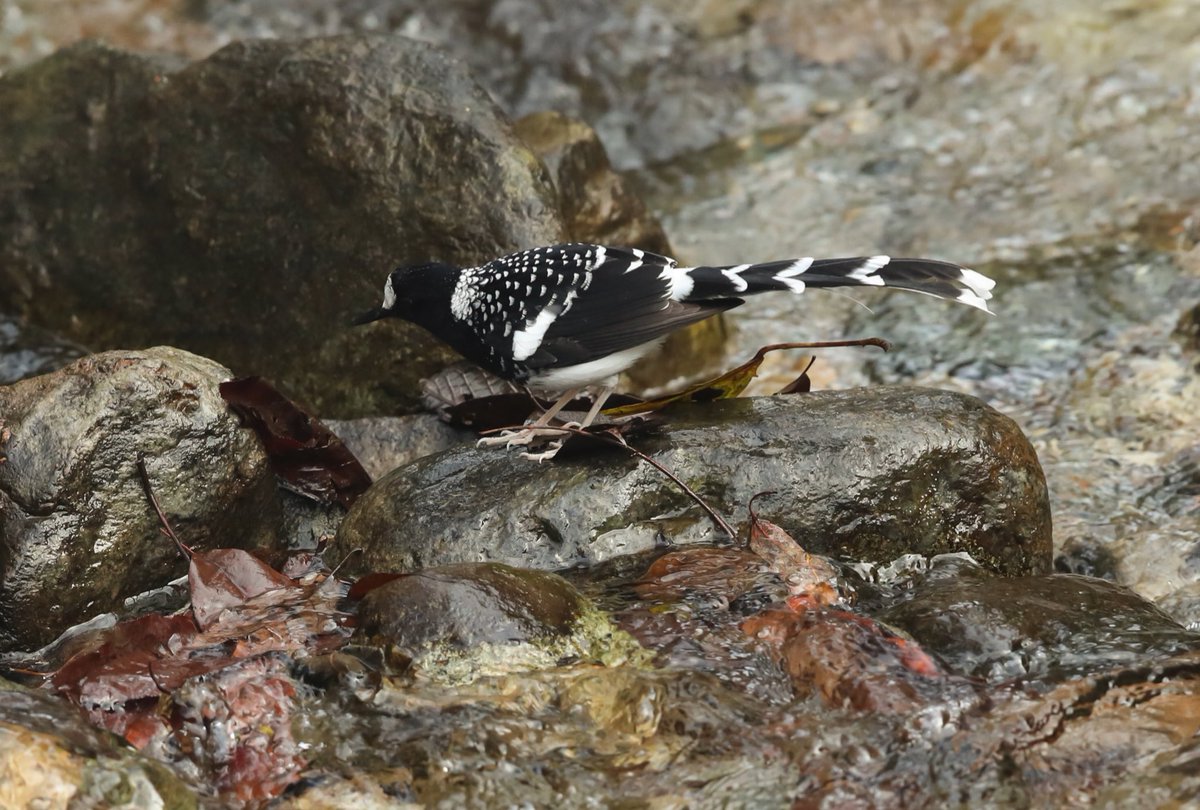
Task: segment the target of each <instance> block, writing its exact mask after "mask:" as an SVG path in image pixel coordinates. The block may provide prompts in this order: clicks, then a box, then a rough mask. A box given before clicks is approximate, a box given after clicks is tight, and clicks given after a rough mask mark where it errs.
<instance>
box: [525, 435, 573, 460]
mask: <svg viewBox="0 0 1200 810" xmlns="http://www.w3.org/2000/svg"><path fill="white" fill-rule="evenodd" d="M562 446H563V440H562V439H555V440H554V441H552V442H548V443H547V444H546V449H545V450H543V451H541V452H540V453H522V454H521V458H527V459H529V460H530V461H536V462H539V463H540V462H543V461H549V460H550V459H552V458H554V457H555V456H556V455H558V451H559V450H561V449H562Z"/></svg>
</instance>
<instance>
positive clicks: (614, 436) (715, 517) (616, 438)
mask: <svg viewBox="0 0 1200 810" xmlns="http://www.w3.org/2000/svg"><path fill="white" fill-rule="evenodd" d="M519 429H520V427H519V426H513V427H503V428H494V429H493V430H485V431H483V432H484V433H495V432H498V431H501V430H519ZM538 430H557V431H559V432H561V433H568V434H572V435H575V436H586V437H588V438H590V439H596V440H597V441H601V442H604V443H605V444H609V445H612V446H613V447H623V448H625V449H626V450H628V451H629V452H630V453H633V454H634V455H635V456H637V457H638V458H640V459H641V460H642V461H645V462H646V463H648V464H649V465H650V466H651V467H654V468H655V469H656V470H658V471H659V472H660V473H662V474H663V475H665V476H666V477H667V478H669V479H670V480H671V481H673V482H674V483H675V485H676V486H678V487H679V488H680V489H682V490H683V491H684V492H685V493H686V494H687V496H688V497H689V498H691V499H692V500H693V501H695V502H696V503H697V504H698V505H699V506H700V508H701V509H703V510H704V512H705V514H707V515H708V517H709V519H710V520H711V521H712V522H713V523H714V524H716V526H717V528H718V529H720V530H721V531H723V532H725V533H726V534H727V535H729V538H730V539H731V540H735V539H737V532H735V531H734V530H733V529H732V528H731V527H730V525H729V524H728V523H726V522H725V518H723V517H721V516H720V515H719V514H718V513H717V511H716V510H715V509H713V508H712V507H711V506H709V505H708V504H707V503H705V501H704V499H703V498H701V497H700V496H699V495H697V494H696V492H695V491H694V490H693V489H692V488H691V487H689V486H688V485H687V484H685V483H684V482H683V480H682V479H681V478H680V477H679V476H677V475H676V474H675V473H673V472H671V471H670V470H669V469H667V468H666V467H665V466H663V465H662V464H661V463H660V462H659V461H658V460H656V459H654V458H651V457H650V456H648V455H646V454H645V453H643V452H642V451H641V450H638V449H637V448H636V447H634V446H633V445H631V444H630V443H629V442H627V441H625V438H624V437H623V436H621V435H620V434H619V433H616V432H615V431H613V430H605V431H603V432H599V433H593V432H591V431H588V430H581V429H580V428H573V427H566V426H565V425H545V426H542V427H539V428H538Z"/></svg>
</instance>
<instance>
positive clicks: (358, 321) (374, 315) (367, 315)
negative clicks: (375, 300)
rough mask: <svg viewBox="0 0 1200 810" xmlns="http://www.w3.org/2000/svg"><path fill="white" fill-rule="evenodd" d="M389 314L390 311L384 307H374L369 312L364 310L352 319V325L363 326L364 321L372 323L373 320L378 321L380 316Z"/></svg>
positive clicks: (384, 316)
mask: <svg viewBox="0 0 1200 810" xmlns="http://www.w3.org/2000/svg"><path fill="white" fill-rule="evenodd" d="M389 314H390V313H389V312H388V311H387V310H386V309H384V308H383V307H376V308H375V309H372V310H371V311H369V312H364V313H363V314H361V315H359V316H358V317H356V318H355V319H354V320H352V321H350V325H351V326H361V325H362V324H364V323H370V322H371V321H377V320H379V319H380V318H386V317H387V316H388V315H389Z"/></svg>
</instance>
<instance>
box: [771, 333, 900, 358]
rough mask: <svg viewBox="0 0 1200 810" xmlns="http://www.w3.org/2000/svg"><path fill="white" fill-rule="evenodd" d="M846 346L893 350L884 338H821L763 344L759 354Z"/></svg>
mask: <svg viewBox="0 0 1200 810" xmlns="http://www.w3.org/2000/svg"><path fill="white" fill-rule="evenodd" d="M846 346H878V347H879V348H881V349H883V350H884V351H885V352H888V351H891V350H892V344H890V343H888V342H887V341H886V340H884V339H883V338H877V337H869V338H856V339H854V340H820V341H817V342H815V343H772V344H771V345H769V346H763V347H762V348H761V349H759V350H758V355H755V356H756V357H757V356H759V355H764V354H766V353H767V352H775V351H779V350H780V349H838V348H843V347H846Z"/></svg>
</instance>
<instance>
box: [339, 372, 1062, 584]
mask: <svg viewBox="0 0 1200 810" xmlns="http://www.w3.org/2000/svg"><path fill="white" fill-rule="evenodd" d="M660 418H661V425H660V427H659V428H658V429H657V430H656V431H655V432H652V433H646V434H643V435H637V436H634V437H632V438H630V440H629V441H630V442H631V443H632V444H634V445H636V446H637V447H638V448H639V449H641V450H642V451H644V452H646V453H648V454H650V455H652V456H654V457H655V458H656V459H657V460H658V461H659V462H661V463H662V464H664V465H665V466H667V467H668V468H670V469H671V470H673V471H674V472H675V473H676V474H677V475H678V476H679V477H680V478H681V479H682V480H683V481H684V482H685V483H687V484H688V485H689V486H690V487H691V488H692V489H693V490H695V491H696V492H697V493H698V494H699V495H700V496H701V497H703V498H704V499H705V500H706V501H707V502H708V503H709V504H710V505H711V506H713V507H714V508H715V509H717V510H718V511H719V512H721V513H722V514H724V515H726V516H727V517H728V518H730V519H731V520H732V519H738V518H742V517H744V516H745V515H746V511H745V509H746V505H747V504H748V503H749V501H750V499H751V498H752V497H753V496H754V495H755V494H757V493H760V492H766V491H772V492H774V493H775V494H774V495H772V496H771V497H770V498H764V499H760V501H759V502H758V504H757V508H758V511H759V512H760V513H762V514H763V515H764V516H765V517H768V518H769V519H770V520H772V521H773V522H775V523H777V524H779V525H780V526H782V527H783V528H784V529H785V530H786V531H787V532H788V533H790V534H791V536H792V537H794V538H795V539H796V541H797V542H799V543H800V544H801V545H802V546H803V547H804V548H805V549H806V550H808V551H810V552H815V553H821V554H827V555H835V556H840V557H845V558H849V559H855V560H877V561H878V560H884V561H886V560H892V559H894V558H896V557H898V556H900V555H901V554H905V553H910V552H911V553H918V554H925V555H933V554H939V553H945V552H955V551H967V552H970V553H971V554H972V555H973V556H974V557H975V558H976V559H978V560H980V561H981V562H982V563H983V564H984V565H986V566H987V567H989V568H991V569H993V570H996V571H1000V572H1003V573H1006V574H1020V573H1037V572H1044V571H1047V570H1048V569H1049V565H1050V550H1051V536H1050V510H1049V504H1048V499H1047V492H1046V485H1045V480H1044V477H1043V475H1042V471H1041V468H1040V467H1039V465H1038V462H1037V457H1036V455H1035V454H1034V451H1033V449H1032V448H1031V447H1030V445H1029V442H1028V440H1027V439H1026V438H1025V436H1024V435H1023V434H1022V433H1021V431H1020V429H1019V428H1018V427H1017V425H1016V424H1015V423H1014V422H1013V421H1012V420H1011V419H1009V418H1008V417H1006V416H1004V415H1002V414H1000V413H998V412H997V411H995V410H993V409H991V408H989V407H988V406H987V405H985V404H984V403H982V402H981V401H979V400H977V399H975V398H973V397H968V396H965V395H961V394H956V393H950V392H945V391H935V390H927V389H914V388H900V387H883V388H875V389H860V390H850V391H828V392H821V393H817V394H808V395H801V396H794V397H770V398H758V399H737V400H724V401H720V402H715V403H709V404H706V405H698V406H685V407H677V408H674V409H672V410H670V411H668V412H665V413H663V414H661V415H660ZM564 455H565V454H564ZM723 539H724V538H723V537H722V536H721V535H720V534H718V533H716V532H715V530H714V529H713V527H712V525H711V523H710V522H709V521H708V519H707V518H706V516H705V515H704V513H703V512H702V511H701V509H700V508H699V507H698V506H697V505H696V503H695V502H694V501H692V500H691V499H690V498H688V497H687V496H686V495H685V494H684V493H683V492H681V491H680V489H679V488H678V487H677V486H675V485H674V484H673V483H672V482H671V481H669V480H667V479H666V478H665V477H664V476H663V475H662V474H661V473H659V472H658V471H656V470H654V469H653V468H651V467H650V466H649V465H647V464H644V463H643V462H641V461H639V460H637V459H636V458H633V457H632V456H631V455H630V454H629V453H627V452H625V451H623V450H619V449H612V450H608V449H605V448H599V449H598V450H596V451H591V452H587V453H582V454H574V455H571V456H570V457H564V458H561V459H559V460H556V461H555V462H554V463H551V464H536V463H534V462H531V461H528V460H525V459H522V458H520V457H519V456H518V455H517V453H516V452H512V451H504V450H497V449H476V448H470V447H463V448H456V449H452V450H449V451H447V452H444V453H440V454H438V455H435V456H430V457H427V458H425V459H421V460H419V461H417V462H415V463H413V464H410V465H407V466H404V467H400V468H398V469H396V470H394V471H392V472H391V473H390V474H389V475H387V476H385V477H384V478H382V479H380V480H379V481H377V482H376V483H375V484H374V486H373V487H372V488H371V489H370V490H368V491H367V492H366V493H365V494H364V495H363V496H362V498H360V499H359V501H358V502H357V503H356V504H355V505H354V507H353V508H352V509H351V511H350V513H349V514H348V515H347V516H346V520H345V521H344V522H343V523H342V526H341V528H340V529H339V533H338V544H339V545H340V546H341V547H342V548H346V549H350V548H358V547H362V548H363V549H364V551H365V553H364V554H363V555H362V556H361V558H360V559H359V560H358V561H357V562H355V563H353V565H355V566H357V567H360V568H361V570H376V571H378V570H392V571H405V570H415V569H419V568H423V567H426V566H430V565H440V564H445V563H449V562H462V561H478V560H495V561H500V562H506V563H509V564H513V565H521V566H527V567H534V568H549V569H556V568H564V567H569V566H572V565H577V564H590V563H595V562H598V561H601V560H605V559H608V558H611V557H614V556H617V555H620V554H628V553H633V552H637V551H642V550H646V549H649V548H653V547H655V545H656V544H659V543H661V542H663V541H664V540H665V541H667V542H672V543H688V542H703V541H713V540H717V541H720V540H723Z"/></svg>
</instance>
